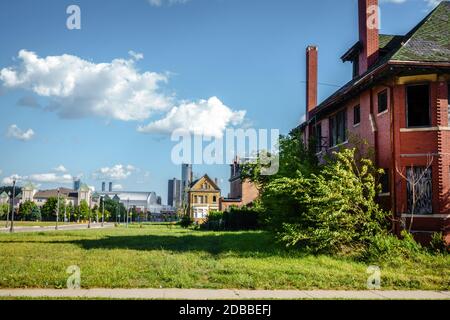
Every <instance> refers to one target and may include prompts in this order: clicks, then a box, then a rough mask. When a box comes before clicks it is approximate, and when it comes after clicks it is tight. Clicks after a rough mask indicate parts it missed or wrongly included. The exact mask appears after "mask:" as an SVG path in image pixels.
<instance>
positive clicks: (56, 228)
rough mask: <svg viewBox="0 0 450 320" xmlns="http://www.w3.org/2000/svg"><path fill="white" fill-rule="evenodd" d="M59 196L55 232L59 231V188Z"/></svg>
mask: <svg viewBox="0 0 450 320" xmlns="http://www.w3.org/2000/svg"><path fill="white" fill-rule="evenodd" d="M57 196H58V201H57V203H56V226H55V230H58V220H59V188H58V192H57Z"/></svg>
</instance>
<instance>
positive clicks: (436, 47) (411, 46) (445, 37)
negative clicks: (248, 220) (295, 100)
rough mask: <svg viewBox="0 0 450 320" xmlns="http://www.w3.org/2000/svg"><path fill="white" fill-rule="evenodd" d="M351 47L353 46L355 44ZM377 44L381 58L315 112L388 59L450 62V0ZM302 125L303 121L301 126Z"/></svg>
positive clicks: (342, 94)
mask: <svg viewBox="0 0 450 320" xmlns="http://www.w3.org/2000/svg"><path fill="white" fill-rule="evenodd" d="M354 47H355V48H356V47H357V44H356V45H355V46H354ZM380 48H382V49H383V50H382V51H381V52H380V53H381V54H380V58H379V59H378V61H377V62H375V63H374V64H373V65H372V66H371V67H370V68H369V70H367V72H366V73H364V74H362V75H360V76H357V77H355V78H353V79H352V80H350V81H349V82H348V83H346V84H345V85H344V86H342V87H341V88H340V89H339V90H337V91H336V92H335V93H333V94H332V95H331V96H330V97H328V98H327V99H326V100H325V101H323V102H322V103H321V104H319V105H318V106H317V108H315V112H318V111H320V110H323V109H325V108H326V107H328V106H329V105H330V104H332V103H333V102H334V101H336V99H340V98H341V97H345V96H346V95H347V94H349V93H350V92H351V91H352V90H353V88H355V87H356V86H357V85H358V84H359V83H361V82H362V80H363V79H364V78H366V77H367V76H368V75H370V74H371V73H373V72H374V70H376V69H378V68H380V67H382V66H384V65H386V64H388V63H389V62H399V61H404V62H430V63H450V1H443V2H441V3H440V4H439V5H438V6H437V7H436V8H435V9H434V10H433V11H432V12H431V13H430V14H429V15H428V16H427V17H425V19H423V20H422V21H421V22H420V23H419V24H418V25H417V26H416V27H414V28H413V29H412V30H411V31H410V32H409V33H407V34H406V35H405V36H398V35H380ZM388 49H389V50H388ZM386 50H387V52H386ZM349 54H351V53H349V52H347V53H346V54H345V55H344V57H343V59H344V60H345V57H346V56H347V55H349ZM304 125H306V122H305V123H303V124H302V125H301V126H300V127H302V126H304Z"/></svg>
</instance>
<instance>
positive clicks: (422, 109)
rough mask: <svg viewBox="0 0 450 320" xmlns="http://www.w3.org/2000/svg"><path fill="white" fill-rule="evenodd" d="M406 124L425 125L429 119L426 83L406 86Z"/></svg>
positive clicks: (428, 90)
mask: <svg viewBox="0 0 450 320" xmlns="http://www.w3.org/2000/svg"><path fill="white" fill-rule="evenodd" d="M406 105H407V121H408V122H407V125H408V127H409V128H412V127H427V126H430V125H431V119H430V87H429V85H428V84H421V85H411V86H408V87H407V88H406Z"/></svg>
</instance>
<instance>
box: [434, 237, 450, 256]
mask: <svg viewBox="0 0 450 320" xmlns="http://www.w3.org/2000/svg"><path fill="white" fill-rule="evenodd" d="M430 250H431V251H432V252H435V253H448V252H449V250H450V247H448V246H447V243H446V241H445V238H444V235H443V234H442V232H435V233H433V235H432V236H431V242H430Z"/></svg>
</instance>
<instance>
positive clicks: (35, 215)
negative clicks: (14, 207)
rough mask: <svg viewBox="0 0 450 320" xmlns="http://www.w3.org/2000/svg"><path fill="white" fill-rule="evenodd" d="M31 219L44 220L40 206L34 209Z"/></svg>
mask: <svg viewBox="0 0 450 320" xmlns="http://www.w3.org/2000/svg"><path fill="white" fill-rule="evenodd" d="M30 219H31V220H32V221H41V220H42V216H41V210H40V209H39V207H38V206H34V207H33V209H32V210H31V215H30Z"/></svg>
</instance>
